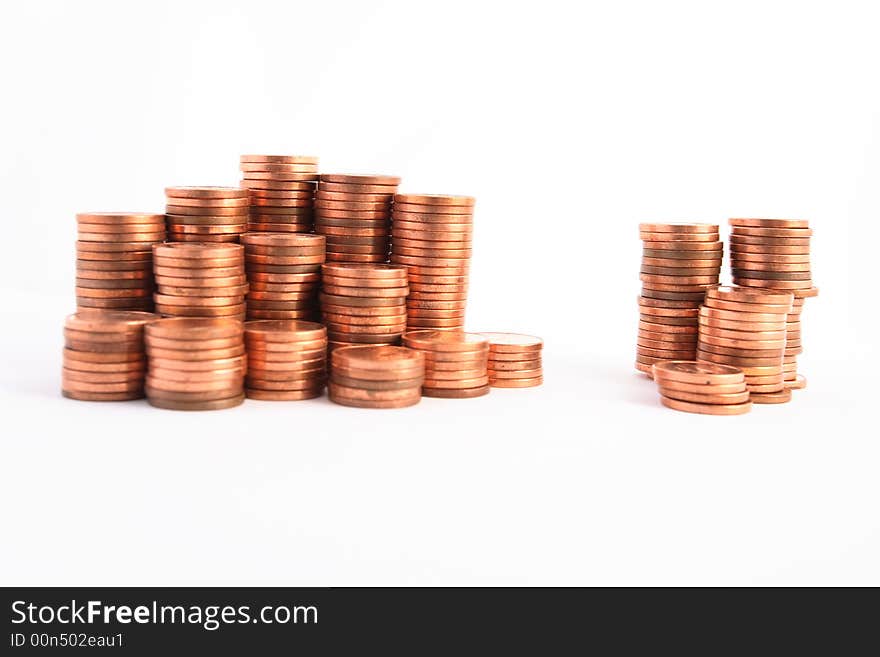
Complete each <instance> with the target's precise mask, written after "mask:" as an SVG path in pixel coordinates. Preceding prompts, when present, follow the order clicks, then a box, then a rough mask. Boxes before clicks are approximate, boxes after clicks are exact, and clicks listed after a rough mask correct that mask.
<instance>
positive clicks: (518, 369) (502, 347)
mask: <svg viewBox="0 0 880 657" xmlns="http://www.w3.org/2000/svg"><path fill="white" fill-rule="evenodd" d="M480 335H482V336H483V337H484V338H486V339H487V340H489V365H488V373H489V385H491V386H492V387H493V388H531V387H533V386H539V385H541V384H542V383H543V382H544V370H543V368H542V366H541V351H542V349H543V347H544V341H543V340H542V339H541V338H536V337H534V336H531V335H520V334H518V333H480Z"/></svg>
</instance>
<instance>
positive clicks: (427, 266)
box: [391, 194, 475, 330]
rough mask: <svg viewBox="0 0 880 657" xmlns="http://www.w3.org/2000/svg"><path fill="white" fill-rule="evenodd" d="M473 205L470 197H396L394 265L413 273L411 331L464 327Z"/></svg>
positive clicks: (392, 257)
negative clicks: (403, 267) (403, 266)
mask: <svg viewBox="0 0 880 657" xmlns="http://www.w3.org/2000/svg"><path fill="white" fill-rule="evenodd" d="M474 203H475V200H474V198H473V197H470V196H443V195H439V194H436V195H435V194H397V195H396V196H395V197H394V206H393V208H392V225H391V261H392V262H393V263H395V264H400V265H406V266H407V268H408V269H409V281H410V294H409V298H408V299H407V311H408V313H407V327H408V328H409V329H410V330H414V329H452V330H461V329H463V328H464V314H465V306H466V305H467V291H468V270H469V267H470V259H471V240H472V236H473V225H474Z"/></svg>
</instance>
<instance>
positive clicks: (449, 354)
mask: <svg viewBox="0 0 880 657" xmlns="http://www.w3.org/2000/svg"><path fill="white" fill-rule="evenodd" d="M403 345H404V346H405V347H409V348H410V349H415V350H417V351H421V352H422V353H423V354H424V355H425V382H424V384H423V386H422V394H423V395H425V396H426V397H452V398H466V397H481V396H482V395H485V394H486V393H488V392H489V389H490V386H489V373H488V364H489V340H488V339H487V338H485V337H483V336H482V335H479V334H476V333H464V332H462V331H448V330H419V331H409V332H407V333H404V334H403Z"/></svg>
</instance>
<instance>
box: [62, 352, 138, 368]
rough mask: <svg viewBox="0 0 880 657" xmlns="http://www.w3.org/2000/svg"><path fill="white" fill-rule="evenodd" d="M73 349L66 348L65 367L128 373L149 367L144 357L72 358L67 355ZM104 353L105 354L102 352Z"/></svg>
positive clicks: (63, 363)
mask: <svg viewBox="0 0 880 657" xmlns="http://www.w3.org/2000/svg"><path fill="white" fill-rule="evenodd" d="M69 351H71V350H69V349H67V348H65V349H64V352H65V353H64V356H63V359H62V361H63V362H62V365H63V366H64V368H66V369H68V370H76V371H79V372H116V373H126V372H144V371H146V369H147V361H146V358H144V357H139V358H138V359H137V360H130V361H122V362H106V363H102V362H88V361H83V360H78V359H76V358H71V357H69V356H68V355H67V352H69ZM102 355H103V354H102Z"/></svg>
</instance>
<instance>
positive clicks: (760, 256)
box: [736, 251, 810, 267]
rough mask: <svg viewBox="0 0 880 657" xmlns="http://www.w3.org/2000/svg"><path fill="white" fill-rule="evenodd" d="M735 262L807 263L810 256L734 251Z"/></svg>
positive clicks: (771, 264) (769, 264)
mask: <svg viewBox="0 0 880 657" xmlns="http://www.w3.org/2000/svg"><path fill="white" fill-rule="evenodd" d="M736 260H737V262H743V263H745V262H753V263H761V264H765V265H766V266H771V267H772V266H773V264H785V265H797V264H801V265H803V264H809V263H810V256H809V255H776V254H768V253H744V252H741V251H738V252H737V253H736Z"/></svg>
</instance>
